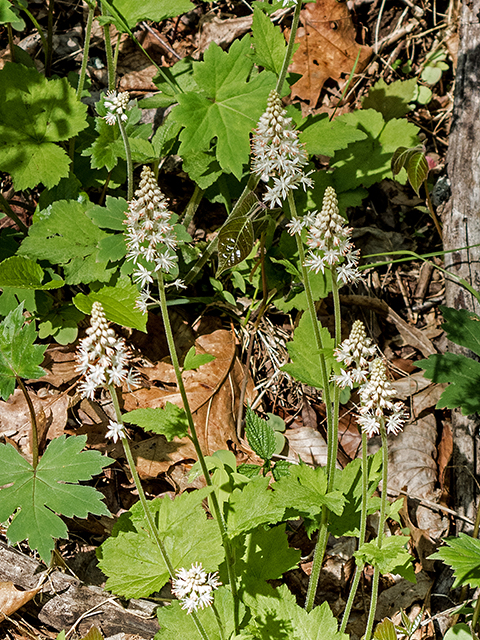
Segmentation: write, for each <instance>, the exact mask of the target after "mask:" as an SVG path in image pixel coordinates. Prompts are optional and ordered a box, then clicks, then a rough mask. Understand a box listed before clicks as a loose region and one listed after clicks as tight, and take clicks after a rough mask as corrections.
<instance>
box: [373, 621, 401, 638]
mask: <svg viewBox="0 0 480 640" xmlns="http://www.w3.org/2000/svg"><path fill="white" fill-rule="evenodd" d="M373 638H374V640H397V633H396V631H395V625H394V624H393V622H392V621H391V620H389V619H388V618H386V619H385V620H383V622H380V624H379V625H378V626H377V628H376V629H375V633H374V634H373Z"/></svg>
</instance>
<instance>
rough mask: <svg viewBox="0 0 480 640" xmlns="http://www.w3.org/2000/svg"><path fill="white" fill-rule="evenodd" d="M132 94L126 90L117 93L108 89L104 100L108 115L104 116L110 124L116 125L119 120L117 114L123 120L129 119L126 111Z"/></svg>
mask: <svg viewBox="0 0 480 640" xmlns="http://www.w3.org/2000/svg"><path fill="white" fill-rule="evenodd" d="M129 100H130V95H129V94H128V93H127V92H126V91H121V92H120V93H117V92H116V91H107V96H106V98H105V100H104V101H103V104H104V106H105V108H106V110H107V115H106V116H104V120H105V121H106V122H107V124H109V125H114V124H115V123H116V121H117V116H118V117H119V118H120V120H121V121H122V122H125V121H126V120H127V115H126V113H125V111H126V109H127V106H128V101H129Z"/></svg>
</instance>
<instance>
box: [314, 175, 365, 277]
mask: <svg viewBox="0 0 480 640" xmlns="http://www.w3.org/2000/svg"><path fill="white" fill-rule="evenodd" d="M351 234H352V229H350V228H348V227H347V226H346V224H345V220H344V219H343V218H342V216H341V215H340V213H339V211H338V201H337V194H336V193H335V190H334V189H333V188H332V187H327V188H326V190H325V195H324V197H323V203H322V210H321V211H320V213H317V215H316V217H315V220H314V222H313V224H311V225H310V228H309V230H308V235H307V245H308V247H309V249H310V251H309V252H308V255H307V259H306V260H305V265H306V266H308V267H310V269H311V270H312V271H315V273H318V272H319V271H321V272H322V273H324V271H325V267H329V268H332V267H335V269H334V270H335V272H336V275H337V281H338V282H342V283H343V284H347V283H349V282H356V281H357V280H359V278H360V273H359V271H358V268H357V264H358V258H359V256H358V251H353V248H354V245H353V244H352V243H351V242H350V236H351Z"/></svg>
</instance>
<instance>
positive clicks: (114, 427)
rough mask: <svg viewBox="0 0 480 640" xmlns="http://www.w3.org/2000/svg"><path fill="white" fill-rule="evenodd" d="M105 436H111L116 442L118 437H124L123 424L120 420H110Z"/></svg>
mask: <svg viewBox="0 0 480 640" xmlns="http://www.w3.org/2000/svg"><path fill="white" fill-rule="evenodd" d="M105 438H112V440H113V441H114V442H117V440H118V439H119V438H125V428H124V425H123V424H120V422H113V420H110V422H109V425H108V431H107V433H106V434H105Z"/></svg>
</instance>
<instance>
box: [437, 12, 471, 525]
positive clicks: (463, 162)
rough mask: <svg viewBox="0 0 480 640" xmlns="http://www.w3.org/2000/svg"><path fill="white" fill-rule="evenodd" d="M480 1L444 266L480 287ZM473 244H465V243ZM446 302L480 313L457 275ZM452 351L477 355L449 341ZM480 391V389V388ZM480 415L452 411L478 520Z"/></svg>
mask: <svg viewBox="0 0 480 640" xmlns="http://www.w3.org/2000/svg"><path fill="white" fill-rule="evenodd" d="M479 16H480V0H464V2H463V5H462V10H461V18H460V33H459V36H460V44H459V55H458V63H457V72H456V81H455V99H454V109H453V122H452V127H451V131H450V139H449V151H448V155H447V166H448V175H449V178H450V182H451V198H450V200H449V203H448V205H447V207H446V211H445V214H444V230H443V236H444V248H445V250H446V251H449V250H450V251H451V250H453V252H452V253H446V255H445V266H446V268H447V269H448V271H450V272H451V273H453V274H455V275H456V276H459V277H461V278H464V279H465V280H467V282H469V283H470V284H471V285H472V286H473V287H474V288H475V289H477V290H480V247H475V246H474V245H476V244H479V243H480V22H479ZM467 246H468V247H469V248H468V249H465V248H464V247H467ZM446 302H447V306H449V307H454V308H455V309H467V310H469V311H474V312H475V313H480V305H479V304H478V301H477V300H476V299H475V297H474V296H472V295H471V294H470V293H468V291H467V290H466V289H464V288H463V287H461V286H460V285H459V284H457V283H456V282H455V281H454V280H453V279H448V278H447V281H446ZM449 347H450V348H449V351H451V352H453V353H463V354H464V355H469V356H470V357H471V356H472V353H471V352H467V351H466V350H465V349H463V348H462V347H459V346H458V345H455V344H452V343H449ZM479 393H480V389H479ZM479 424H480V422H479V419H478V416H476V415H473V416H462V414H461V412H460V410H459V409H455V410H454V411H453V414H452V430H453V443H454V451H453V479H454V480H453V487H452V488H453V492H454V502H455V508H456V510H457V511H459V512H460V513H461V514H462V515H465V516H467V517H469V518H471V519H473V520H474V519H475V512H476V502H477V501H476V498H477V495H478V487H477V482H476V478H475V476H478V471H479V469H478V460H479V458H480V456H479V451H478V444H477V440H478V438H477V437H476V436H477V432H478V428H479Z"/></svg>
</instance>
